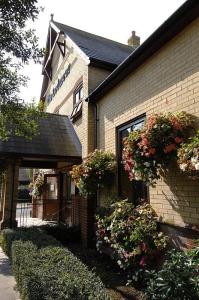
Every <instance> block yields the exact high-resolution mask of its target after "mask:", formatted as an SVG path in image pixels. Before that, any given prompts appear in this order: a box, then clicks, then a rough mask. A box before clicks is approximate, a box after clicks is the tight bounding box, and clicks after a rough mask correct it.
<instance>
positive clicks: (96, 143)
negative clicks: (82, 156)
mask: <svg viewBox="0 0 199 300" xmlns="http://www.w3.org/2000/svg"><path fill="white" fill-rule="evenodd" d="M93 106H94V110H95V117H94V127H95V131H94V148H95V149H97V146H98V122H99V118H98V105H97V103H94V104H93Z"/></svg>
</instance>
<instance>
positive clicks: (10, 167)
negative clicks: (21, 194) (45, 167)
mask: <svg viewBox="0 0 199 300" xmlns="http://www.w3.org/2000/svg"><path fill="white" fill-rule="evenodd" d="M6 165H7V167H6V171H5V183H4V184H5V186H4V195H3V206H2V220H1V222H0V229H4V228H12V227H16V226H17V221H16V206H17V193H18V178H19V164H18V162H17V161H14V160H9V161H7V164H6Z"/></svg>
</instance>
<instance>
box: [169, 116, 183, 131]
mask: <svg viewBox="0 0 199 300" xmlns="http://www.w3.org/2000/svg"><path fill="white" fill-rule="evenodd" d="M171 124H172V125H173V127H174V128H175V129H177V130H182V126H181V124H180V123H179V121H178V120H177V119H176V118H175V117H173V118H172V119H171Z"/></svg>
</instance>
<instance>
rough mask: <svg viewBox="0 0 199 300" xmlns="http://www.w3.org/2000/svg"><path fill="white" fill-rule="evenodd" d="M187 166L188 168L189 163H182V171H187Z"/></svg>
mask: <svg viewBox="0 0 199 300" xmlns="http://www.w3.org/2000/svg"><path fill="white" fill-rule="evenodd" d="M186 168H187V164H185V163H184V164H180V169H181V170H182V171H185V170H186Z"/></svg>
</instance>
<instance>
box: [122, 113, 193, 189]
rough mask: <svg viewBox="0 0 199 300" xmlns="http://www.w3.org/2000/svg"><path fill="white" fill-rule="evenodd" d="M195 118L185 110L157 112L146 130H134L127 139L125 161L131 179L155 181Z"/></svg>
mask: <svg viewBox="0 0 199 300" xmlns="http://www.w3.org/2000/svg"><path fill="white" fill-rule="evenodd" d="M192 124H193V118H192V117H191V116H190V115H189V114H187V113H185V112H181V113H176V114H172V113H168V114H156V115H153V116H151V117H149V118H148V119H147V121H146V124H145V126H144V128H143V129H141V130H136V131H132V132H131V133H130V134H129V136H128V137H127V138H125V139H124V149H123V164H124V168H125V170H126V171H127V172H128V174H129V179H130V180H133V179H136V180H143V181H146V182H148V183H149V184H154V183H155V181H156V180H157V179H159V178H160V174H161V171H162V169H163V167H165V165H167V164H168V162H169V161H170V160H171V159H172V158H176V157H177V149H178V148H179V146H180V145H181V144H182V142H183V141H184V138H185V137H186V134H187V132H186V131H187V129H188V128H190V127H191V126H192Z"/></svg>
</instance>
